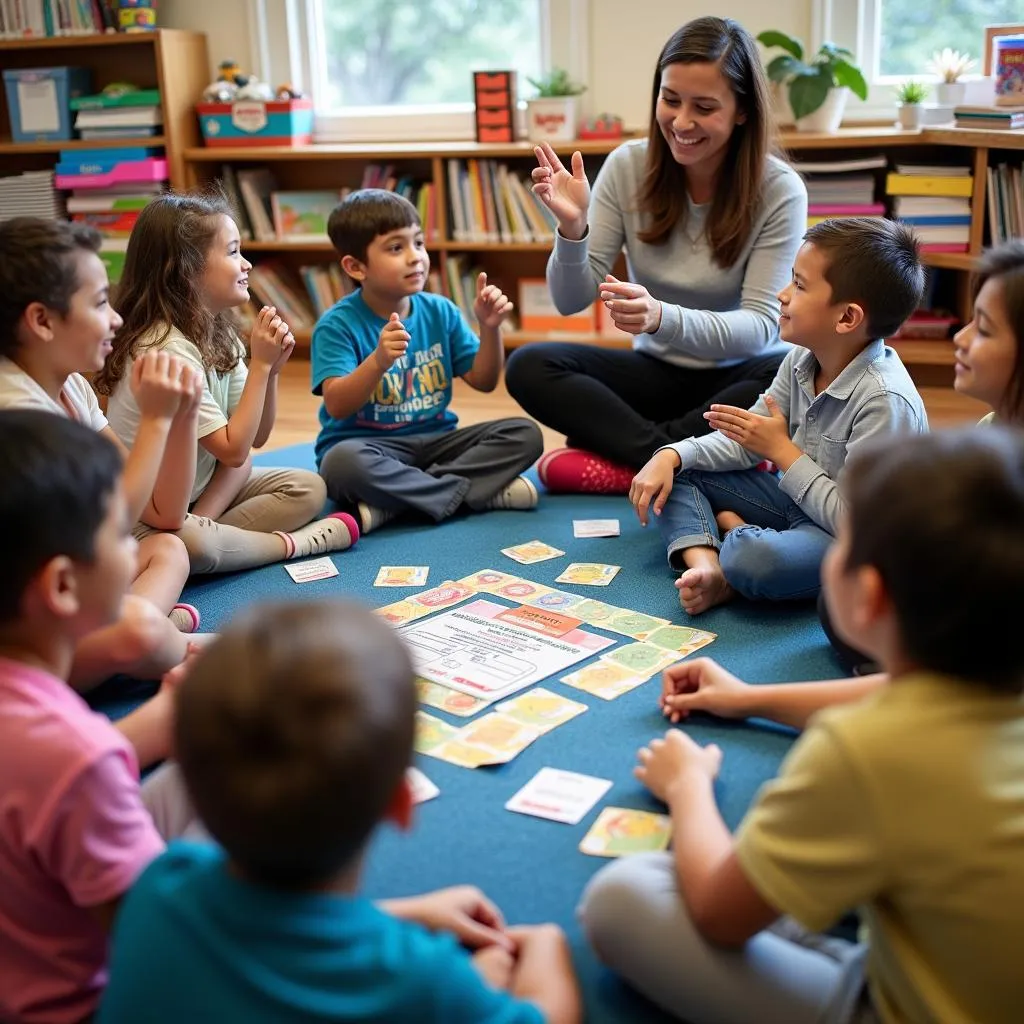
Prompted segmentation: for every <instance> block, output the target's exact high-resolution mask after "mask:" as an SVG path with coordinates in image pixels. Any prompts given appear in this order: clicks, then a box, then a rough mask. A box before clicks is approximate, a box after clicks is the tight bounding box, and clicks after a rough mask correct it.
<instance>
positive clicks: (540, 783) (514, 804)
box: [505, 768, 612, 825]
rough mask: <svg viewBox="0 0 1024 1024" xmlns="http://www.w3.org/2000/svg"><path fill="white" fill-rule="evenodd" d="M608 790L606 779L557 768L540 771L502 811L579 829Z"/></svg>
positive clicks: (608, 785) (609, 785) (610, 785)
mask: <svg viewBox="0 0 1024 1024" xmlns="http://www.w3.org/2000/svg"><path fill="white" fill-rule="evenodd" d="M611 788H612V784H611V782H610V781H609V780H608V779H597V778H594V777H593V776H591V775H580V774H578V773H577V772H566V771H562V770H561V769H559V768H541V770H540V771H539V772H537V774H536V775H534V777H533V778H532V779H530V781H529V782H528V783H527V784H526V785H525V786H523V788H522V789H521V790H519V792H518V793H516V794H515V796H513V797H512V799H511V800H509V801H508V803H506V804H505V808H506V810H509V811H515V812H516V813H518V814H530V815H533V816H534V817H536V818H547V819H548V820H549V821H561V822H564V823H565V824H567V825H578V824H579V823H580V822H581V821H582V820H583V819H584V817H586V815H587V813H588V812H589V811H590V809H591V808H592V807H593V806H594V804H596V803H597V802H598V800H600V799H601V797H603V796H604V795H605V793H607V792H608V790H609V789H611Z"/></svg>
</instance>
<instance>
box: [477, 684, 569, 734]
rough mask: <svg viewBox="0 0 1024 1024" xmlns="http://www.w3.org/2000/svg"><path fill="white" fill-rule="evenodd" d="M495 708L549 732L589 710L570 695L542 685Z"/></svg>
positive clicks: (519, 720) (508, 716) (525, 723)
mask: <svg viewBox="0 0 1024 1024" xmlns="http://www.w3.org/2000/svg"><path fill="white" fill-rule="evenodd" d="M494 710H495V711H500V712H501V713H502V714H503V715H505V716H506V717H507V718H514V719H515V720H516V721H517V722H522V723H523V724H524V725H532V726H533V727H534V728H537V729H540V730H542V731H543V732H549V731H550V730H552V729H554V728H555V726H558V725H561V724H562V723H563V722H568V721H569V719H571V718H575V717H576V716H577V715H582V714H583V712H584V711H586V710H587V705H586V704H581V703H580V702H579V701H575V700H569V698H568V697H560V696H559V695H558V694H557V693H552V692H551V691H550V690H545V689H544V688H543V687H542V686H535V687H534V688H533V689H532V690H527V691H526V693H521V694H520V695H519V696H518V697H513V698H512V699H511V700H507V701H505V702H504V703H502V704H499V705H498V706H497V707H496V708H495V709H494Z"/></svg>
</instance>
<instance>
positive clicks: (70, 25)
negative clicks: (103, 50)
mask: <svg viewBox="0 0 1024 1024" xmlns="http://www.w3.org/2000/svg"><path fill="white" fill-rule="evenodd" d="M116 26H117V22H116V19H115V14H114V2H113V0H0V39H31V38H33V37H36V36H75V35H90V34H92V33H95V32H113V31H114V30H115V28H116Z"/></svg>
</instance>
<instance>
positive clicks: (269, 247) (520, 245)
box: [242, 238, 554, 253]
mask: <svg viewBox="0 0 1024 1024" xmlns="http://www.w3.org/2000/svg"><path fill="white" fill-rule="evenodd" d="M552 245H554V241H553V240H552V241H548V242H456V241H454V240H453V239H448V238H436V239H431V240H428V241H427V248H428V249H430V250H431V251H433V252H550V251H551V247H552ZM242 248H243V249H244V250H245V251H246V252H331V253H333V252H334V246H333V245H331V243H330V242H329V241H327V240H326V239H325V240H324V241H322V242H289V241H280V240H278V239H270V240H267V241H262V242H257V241H247V242H243V243H242Z"/></svg>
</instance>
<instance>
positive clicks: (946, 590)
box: [582, 427, 1024, 1024]
mask: <svg viewBox="0 0 1024 1024" xmlns="http://www.w3.org/2000/svg"><path fill="white" fill-rule="evenodd" d="M843 487H844V490H845V492H846V511H845V513H844V515H843V518H842V519H841V521H840V527H839V534H838V537H837V539H836V542H835V544H834V545H833V546H832V548H831V549H830V551H829V553H828V556H827V557H826V559H825V565H824V567H823V577H824V591H825V596H826V600H827V602H828V605H829V609H830V612H831V615H832V618H833V621H834V623H835V627H836V629H837V630H838V631H839V633H840V634H841V635H842V636H843V637H844V639H846V640H847V641H848V642H850V643H853V642H856V643H858V644H859V645H861V646H862V647H863V648H864V649H865V650H866V651H867V652H868V653H869V654H870V655H871V656H872V657H873V658H874V659H875V660H876V661H877V662H878V663H879V664H880V665H881V666H882V668H883V669H884V670H885V671H886V672H888V673H889V675H890V677H891V681H890V682H889V683H888V685H877V683H876V684H872V683H871V682H870V681H867V680H853V681H850V683H849V684H847V685H846V686H845V687H836V685H835V684H826V685H819V686H809V687H807V689H808V694H807V697H806V698H804V700H803V701H802V704H803V711H804V715H803V717H804V718H806V714H807V713H808V712H809V711H810V710H811V709H812V708H813V704H814V701H815V700H816V701H817V706H818V707H819V708H828V710H822V711H820V712H819V713H817V714H816V715H815V716H814V717H813V718H811V720H810V722H809V724H808V728H807V731H806V732H805V733H804V734H803V735H802V736H801V737H800V739H799V740H798V741H797V742H796V745H795V746H794V747H793V749H792V751H791V752H790V754H789V755H788V757H787V758H786V760H785V762H784V763H783V765H782V767H781V769H780V773H779V777H778V778H777V779H775V780H774V781H772V782H770V783H768V784H767V785H766V786H765V787H764V788H763V789H762V790H761V792H760V793H759V794H758V797H757V799H756V800H755V803H754V806H753V807H752V808H751V810H750V811H749V812H748V813H747V815H746V817H745V818H744V820H743V821H742V822H741V824H740V826H739V828H738V830H737V832H736V834H735V836H733V835H730V833H729V831H728V829H727V828H726V825H725V823H724V822H723V821H722V818H721V816H720V815H719V813H718V810H717V808H716V807H715V797H714V788H713V787H714V780H715V778H716V776H717V775H718V773H719V769H720V767H721V762H722V754H721V751H720V750H719V749H718V748H717V747H715V746H713V745H712V746H707V747H703V748H702V747H700V746H698V745H697V744H696V743H694V742H693V741H692V740H691V739H689V738H688V737H687V736H686V734H685V733H684V732H683V731H682V730H681V729H673V730H671V731H670V732H668V733H667V734H666V735H665V738H664V739H658V740H654V741H652V742H651V743H650V744H649V745H648V746H647V747H645V748H644V749H642V750H641V751H640V753H639V760H640V764H639V766H638V767H637V769H636V775H637V777H638V778H639V779H640V780H641V781H642V782H644V783H645V784H646V785H647V786H648V788H649V789H650V790H651V792H652V793H654V795H655V796H657V797H659V798H660V799H662V800H664V801H665V802H666V803H667V804H668V806H669V810H670V812H671V815H672V821H673V829H674V833H673V846H674V849H673V852H672V854H658V855H654V856H648V855H641V856H637V857H630V858H628V859H626V860H623V861H620V862H619V863H617V864H615V865H614V866H612V867H611V868H608V869H605V870H604V871H602V872H600V873H599V874H598V875H597V876H595V878H594V880H593V881H592V882H591V884H590V886H589V888H588V890H587V891H586V893H585V894H584V897H583V905H582V916H583V921H584V926H585V928H586V930H587V932H588V933H589V935H590V938H591V941H592V942H593V944H594V946H595V948H596V949H597V951H598V953H599V955H600V956H601V957H602V958H603V959H604V960H605V961H606V962H607V963H609V964H610V965H611V966H612V967H613V968H615V969H616V970H618V971H619V972H620V973H622V975H623V976H624V977H625V978H627V979H628V980H629V981H630V982H631V983H632V984H633V985H634V986H636V987H637V988H639V989H640V990H641V991H643V992H645V993H646V994H647V995H648V996H650V997H651V998H652V999H654V1000H655V1001H656V1002H658V1003H659V1004H660V1005H662V1006H664V1007H666V1008H667V1009H669V1010H670V1011H671V1012H673V1013H675V1014H678V1015H679V1016H680V1017H683V1018H685V1019H686V1020H688V1021H693V1022H694V1024H698V1022H701V1021H711V1020H714V1021H723V1020H735V1021H747V1020H758V1021H779V1022H783V1021H784V1022H785V1024H804V1022H808V1024H809V1022H811V1021H828V1022H834V1024H841V1022H873V1021H897V1020H899V1021H926V1020H927V1021H944V1022H945V1021H964V1022H968V1021H985V1024H1003V1022H1005V1024H1014V1022H1016V1021H1018V1020H1019V1019H1020V1008H1021V1000H1022V996H1024V987H1022V984H1021V980H1020V965H1019V962H1018V961H1019V956H1018V953H1017V940H1018V937H1019V934H1020V922H1021V921H1022V920H1024V758H1022V756H1021V751H1022V749H1024V703H1022V701H1021V693H1022V691H1024V647H1022V646H1021V644H1020V642H1019V639H1018V637H1017V629H1018V628H1019V620H1020V609H1021V607H1022V606H1024V531H1022V530H1021V523H1022V522H1024V440H1022V437H1021V435H1020V433H1019V432H1011V431H1009V430H1006V429H1004V428H999V427H995V428H993V429H991V430H977V429H967V430H960V431H953V432H945V433H943V432H940V433H936V434H932V435H926V436H922V437H912V438H907V439H905V440H903V441H901V443H900V444H892V443H891V441H889V440H886V439H885V438H876V439H875V440H874V441H873V442H872V443H870V444H867V445H864V446H862V447H861V450H860V451H858V452H857V453H856V455H855V456H854V457H852V458H851V460H850V463H849V465H848V467H847V470H846V473H845V474H844V479H843ZM965 580H969V581H973V582H974V583H975V584H976V585H977V587H978V592H979V594H980V595H990V596H991V597H992V600H983V599H979V598H978V597H974V598H973V599H972V598H967V599H965V598H964V597H963V588H964V581H965ZM702 675H703V673H702ZM693 682H695V683H696V682H699V681H698V680H694V681H693ZM722 682H723V681H722V680H721V679H719V680H718V683H719V684H721V683H722ZM732 682H733V684H736V683H738V681H736V680H733V681H732ZM856 686H859V687H860V688H861V690H862V696H861V698H860V699H859V700H853V702H852V703H846V706H841V707H829V705H831V704H836V703H839V702H841V701H846V702H849V701H851V699H852V698H853V696H854V694H853V693H852V692H851V687H856ZM803 688H804V684H793V685H790V686H788V687H785V688H772V687H767V688H765V687H760V686H758V687H752V688H751V690H752V691H757V690H761V689H767V690H769V691H771V690H773V689H775V693H774V695H773V697H774V700H773V703H774V705H775V708H776V710H777V711H778V712H780V713H779V714H777V716H776V717H780V718H783V720H788V721H791V722H792V724H803V722H802V720H800V719H799V717H798V716H797V709H798V706H799V704H800V702H801V698H800V696H799V694H798V693H797V692H796V691H799V690H801V689H803ZM726 690H728V691H731V693H732V695H733V699H734V700H737V704H738V699H742V697H743V694H744V691H743V689H742V684H739V685H738V686H737V685H731V686H730V685H726V686H722V685H719V703H718V706H719V707H722V706H723V705H724V703H725V700H724V694H725V692H726ZM676 696H677V697H678V698H679V699H678V700H677V699H676ZM669 697H670V698H672V704H671V706H672V707H673V709H674V710H675V711H676V713H678V711H679V710H682V711H683V712H684V713H685V712H687V711H688V710H696V709H700V708H701V707H702V704H701V703H698V702H694V703H693V704H692V705H687V704H686V702H685V694H684V693H682V692H679V693H678V695H671V694H670V695H669ZM749 697H750V700H749V702H748V704H747V706H748V708H749V709H750V711H751V712H752V713H756V714H760V713H761V711H760V710H759V709H760V708H761V707H762V706H765V707H766V706H769V705H768V703H767V702H765V703H764V704H763V705H762V704H761V703H760V702H759V698H758V697H757V695H756V693H755V692H751V693H750V694H749ZM705 703H706V702H705ZM854 908H857V909H859V911H860V913H861V916H862V919H863V920H864V923H865V924H866V926H867V928H866V935H867V939H866V944H865V945H854V944H852V943H847V942H843V941H841V940H837V939H834V938H828V937H825V936H822V935H819V934H815V932H817V931H820V930H822V929H825V928H827V927H829V926H830V925H831V924H833V923H834V922H835V921H837V920H838V919H839V918H840V917H842V915H843V914H844V913H845V912H846V911H849V910H851V909H854ZM784 914H788V915H790V917H789V918H786V919H783V920H778V919H779V918H780V916H781V915H784Z"/></svg>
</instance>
